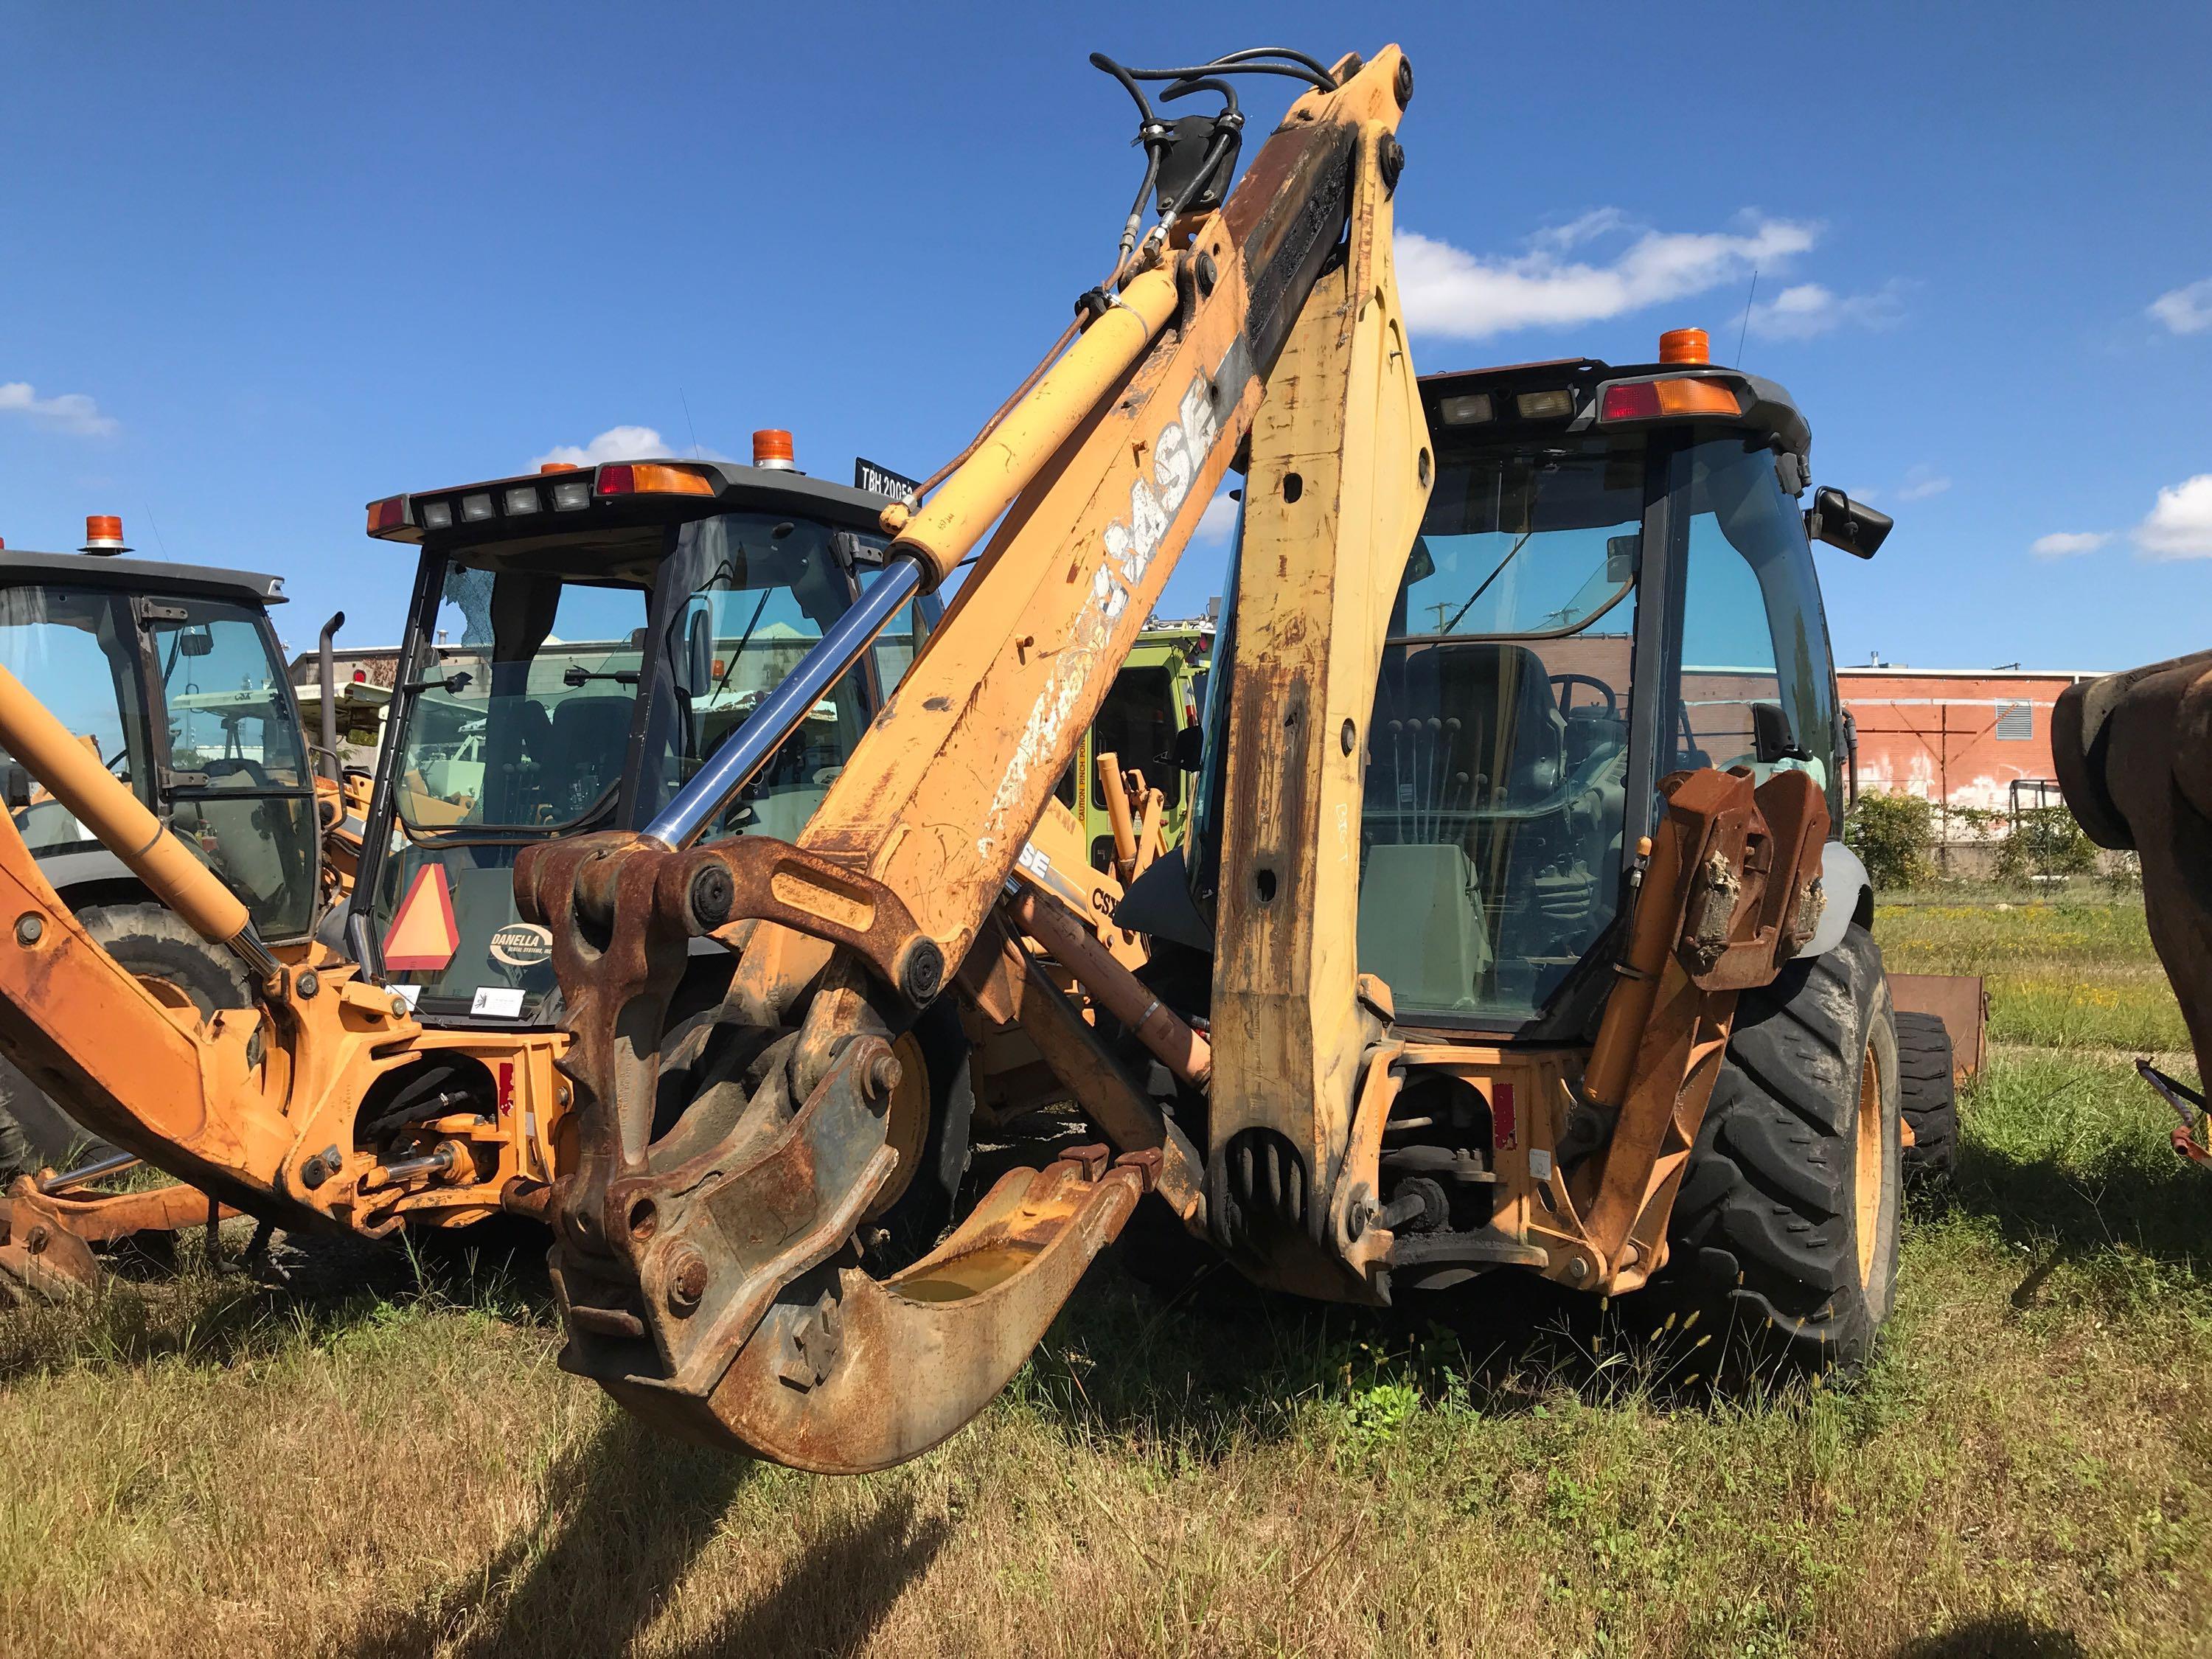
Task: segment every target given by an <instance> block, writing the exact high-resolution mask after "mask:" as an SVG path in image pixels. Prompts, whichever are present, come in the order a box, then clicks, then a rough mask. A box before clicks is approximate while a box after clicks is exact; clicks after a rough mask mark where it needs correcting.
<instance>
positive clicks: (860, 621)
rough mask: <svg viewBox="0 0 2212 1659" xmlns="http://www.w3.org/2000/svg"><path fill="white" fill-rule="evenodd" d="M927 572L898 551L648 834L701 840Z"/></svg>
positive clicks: (679, 843) (665, 839)
mask: <svg viewBox="0 0 2212 1659" xmlns="http://www.w3.org/2000/svg"><path fill="white" fill-rule="evenodd" d="M921 580H922V563H921V560H919V559H917V558H915V557H914V556H911V555H908V554H894V555H893V556H891V558H890V560H889V561H888V562H886V563H885V564H884V570H883V574H881V575H879V576H878V577H877V578H876V580H875V582H874V584H873V585H872V586H870V587H869V589H868V591H867V592H866V593H864V594H862V595H861V596H860V602H859V603H858V604H856V605H854V607H853V608H852V609H851V610H850V611H847V612H846V613H845V614H844V615H843V616H842V617H838V618H837V620H836V623H834V624H833V625H832V626H831V627H830V629H829V632H828V633H826V634H824V635H823V636H822V641H821V643H820V644H818V645H817V646H816V647H814V648H813V649H812V650H811V651H809V652H808V653H806V654H805V656H804V657H801V658H800V659H799V664H798V665H797V666H796V667H794V668H793V670H792V671H791V672H790V673H788V674H787V675H785V676H784V678H783V679H782V680H781V682H780V683H779V684H777V686H776V687H775V690H772V691H770V692H769V694H768V695H767V696H764V697H763V698H762V699H761V700H760V705H759V707H757V708H755V709H754V710H753V712H752V713H751V714H750V715H749V716H747V717H746V720H745V723H744V725H743V726H739V727H738V729H737V730H736V731H735V732H732V733H731V735H730V736H729V737H728V738H726V740H725V741H724V742H723V744H722V746H721V747H720V749H717V750H715V751H714V755H713V756H712V757H710V758H709V759H708V762H707V763H706V764H705V765H704V766H702V767H701V768H700V769H698V770H697V771H696V772H695V773H693V774H692V775H691V777H690V781H687V782H686V783H685V784H684V787H682V788H681V789H678V791H677V792H676V793H675V794H674V796H672V797H671V799H670V800H669V803H668V805H665V806H664V807H662V808H661V809H660V811H659V815H658V816H657V817H654V819H653V822H652V823H648V824H647V825H646V826H645V834H646V836H647V838H648V839H649V840H653V841H657V842H659V843H660V844H661V845H662V846H664V847H671V848H682V847H688V846H690V844H691V842H693V841H695V840H696V839H697V837H698V835H699V832H700V831H701V830H702V829H704V828H705V827H706V826H707V824H708V822H709V821H710V820H712V819H713V817H714V815H715V814H716V813H717V812H718V811H720V810H721V807H722V803H723V802H725V801H726V800H727V799H729V798H730V797H731V796H732V795H734V794H735V793H737V792H738V790H740V789H742V788H744V787H745V785H746V784H748V783H750V782H751V781H752V780H753V778H754V776H755V775H757V773H758V772H759V771H760V769H761V768H762V767H763V766H765V765H767V764H768V761H769V757H770V756H771V755H773V754H775V751H776V750H777V748H778V747H779V746H781V744H782V742H783V740H784V739H785V738H787V737H789V736H790V735H791V734H792V733H793V732H795V731H797V730H798V729H799V723H800V722H801V721H803V720H805V718H806V716H807V714H809V713H810V712H811V710H812V708H813V707H814V705H815V704H816V703H817V702H820V701H821V698H822V694H823V692H825V691H827V690H829V688H830V687H831V686H833V685H835V684H836V683H837V681H838V680H839V679H840V678H842V676H843V675H844V673H845V671H847V670H848V669H849V668H850V667H852V665H854V663H856V662H858V661H859V660H860V653H862V652H864V651H866V649H867V648H868V647H869V646H871V645H872V644H873V643H874V642H875V638H876V635H878V634H880V633H882V632H883V631H884V624H885V623H889V622H890V619H891V618H892V617H894V616H896V614H897V613H898V609H899V607H900V606H901V605H904V604H905V603H906V602H907V601H908V599H912V598H913V597H914V596H915V593H917V592H920V591H921Z"/></svg>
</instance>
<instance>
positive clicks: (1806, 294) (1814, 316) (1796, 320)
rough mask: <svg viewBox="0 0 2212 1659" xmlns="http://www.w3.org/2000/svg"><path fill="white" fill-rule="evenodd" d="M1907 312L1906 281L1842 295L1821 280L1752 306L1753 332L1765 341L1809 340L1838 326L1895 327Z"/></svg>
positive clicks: (1784, 291) (1784, 290)
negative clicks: (1869, 290)
mask: <svg viewBox="0 0 2212 1659" xmlns="http://www.w3.org/2000/svg"><path fill="white" fill-rule="evenodd" d="M1738 314H1739V315H1741V313H1738ZM1904 315H1905V284H1904V283H1899V282H1894V281H1893V282H1889V283H1884V284H1883V285H1882V286H1881V287H1880V288H1878V289H1875V290H1874V291H1873V292H1871V293H1868V294H1838V293H1837V292H1836V291H1835V290H1834V289H1830V288H1826V287H1824V286H1823V285H1822V284H1820V283H1796V285H1794V286H1793V287H1790V288H1785V289H1783V290H1782V292H1781V293H1779V294H1778V295H1775V296H1774V297H1773V298H1772V299H1771V300H1765V301H1759V302H1758V303H1757V304H1754V305H1753V307H1752V308H1751V332H1752V333H1753V334H1756V335H1757V336H1759V338H1760V339H1762V340H1809V339H1811V338H1812V337H1814V335H1816V334H1826V333H1828V332H1830V331H1832V330H1835V329H1838V328H1893V327H1895V326H1896V325H1897V324H1898V322H1899V320H1900V319H1902V318H1903V317H1904Z"/></svg>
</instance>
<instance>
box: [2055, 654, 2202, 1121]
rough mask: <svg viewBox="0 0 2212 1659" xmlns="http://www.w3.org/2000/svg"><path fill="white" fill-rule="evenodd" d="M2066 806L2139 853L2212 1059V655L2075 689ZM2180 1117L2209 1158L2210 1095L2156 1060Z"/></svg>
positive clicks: (2157, 925)
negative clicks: (2207, 1108) (2205, 1097)
mask: <svg viewBox="0 0 2212 1659" xmlns="http://www.w3.org/2000/svg"><path fill="white" fill-rule="evenodd" d="M2051 757H2052V761H2053V763H2054V764H2055V766H2056V768H2057V773H2058V787H2059V788H2060V790H2061V792H2062V793H2063V794H2064V795H2065V797H2066V805H2067V807H2068V808H2069V810H2070V811H2072V812H2073V814H2074V817H2075V821H2076V822H2078V823H2080V824H2081V828H2082V829H2083V830H2084V832H2086V833H2087V836H2088V837H2089V839H2090V840H2091V841H2093V842H2096V843H2097V845H2098V846H2100V847H2104V848H2112V849H2113V850H2115V851H2119V852H2133V853H2135V854H2137V855H2138V856H2139V857H2140V858H2141V859H2142V888H2143V910H2144V914H2145V915H2146V917H2147V918H2148V921H2149V923H2150V938H2151V943H2152V944H2153V945H2154V946H2156V947H2157V950H2158V958H2159V961H2160V963H2162V964H2164V966H2165V969H2166V977H2167V978H2168V979H2169V980H2171V981H2172V982H2173V994H2174V995H2175V996H2176V997H2177V998H2178V999H2179V1000H2180V1003H2181V1017H2182V1018H2183V1020H2184V1021H2185V1022H2186V1023H2187V1024H2188V1027H2189V1040H2190V1042H2191V1046H2192V1047H2194V1048H2195V1049H2196V1051H2197V1076H2198V1077H2199V1078H2200V1079H2202V1078H2204V1077H2206V1076H2207V1075H2208V1073H2207V1070H2206V1064H2207V1061H2208V1060H2212V651H2202V652H2198V653H2196V654H2195V655H2193V656H2187V657H2176V658H2174V659H2172V660H2171V661H2168V662H2158V663H2152V664H2150V665H2148V666H2146V667H2142V668H2131V669H2128V670H2126V671H2123V672H2121V673H2118V674H2106V675H2105V676H2103V677H2102V678H2098V679H2093V680H2086V681H2082V682H2081V683H2079V684H2074V685H2070V686H2069V687H2067V689H2066V690H2064V691H2063V692H2062V693H2060V694H2059V698H2058V706H2057V709H2056V710H2055V711H2054V712H2053V714H2052V716H2051ZM2139 1069H2140V1070H2141V1071H2142V1073H2143V1076H2144V1078H2145V1079H2146V1080H2148V1082H2149V1083H2150V1084H2151V1085H2152V1086H2153V1087H2154V1088H2155V1089H2156V1090H2157V1091H2158V1092H2159V1094H2160V1097H2163V1098H2164V1099H2165V1101H2166V1103H2167V1104H2168V1105H2170V1106H2172V1108H2173V1109H2174V1110H2175V1112H2176V1113H2177V1114H2178V1115H2179V1116H2180V1119H2181V1123H2180V1127H2178V1128H2177V1129H2176V1130H2175V1131H2174V1133H2173V1145H2174V1150H2175V1151H2176V1152H2179V1153H2180V1154H2181V1155H2182V1156H2184V1157H2185V1158H2190V1159H2191V1160H2192V1161H2194V1162H2197V1163H2199V1164H2208V1165H2212V1135H2209V1134H2208V1128H2207V1120H2206V1113H2205V1105H2204V1101H2203V1097H2202V1096H2201V1095H2200V1094H2199V1093H2198V1092H2197V1091H2195V1090H2192V1089H2191V1088H2190V1087H2189V1086H2188V1085H2185V1084H2183V1083H2181V1082H2179V1080H2178V1079H2173V1078H2170V1077H2167V1076H2166V1074H2165V1073H2162V1072H2160V1070H2159V1069H2158V1068H2157V1067H2156V1066H2153V1065H2151V1064H2150V1062H2149V1061H2148V1060H2144V1061H2142V1064H2141V1066H2140V1067H2139Z"/></svg>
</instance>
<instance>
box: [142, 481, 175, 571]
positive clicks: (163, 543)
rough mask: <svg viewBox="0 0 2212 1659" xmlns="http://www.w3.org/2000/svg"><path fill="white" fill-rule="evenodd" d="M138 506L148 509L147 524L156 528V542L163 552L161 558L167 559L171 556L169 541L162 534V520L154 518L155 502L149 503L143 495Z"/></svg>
mask: <svg viewBox="0 0 2212 1659" xmlns="http://www.w3.org/2000/svg"><path fill="white" fill-rule="evenodd" d="M138 504H139V506H141V507H144V508H145V509H146V522H147V523H148V524H150V525H152V526H154V540H155V544H157V545H158V546H159V547H160V548H161V556H162V557H163V558H165V559H166V558H167V557H168V556H169V544H168V540H167V538H166V537H164V536H163V535H162V534H161V520H158V519H156V518H155V516H154V504H153V502H151V501H148V500H147V499H146V497H144V496H143V495H141V496H140V497H139V498H138Z"/></svg>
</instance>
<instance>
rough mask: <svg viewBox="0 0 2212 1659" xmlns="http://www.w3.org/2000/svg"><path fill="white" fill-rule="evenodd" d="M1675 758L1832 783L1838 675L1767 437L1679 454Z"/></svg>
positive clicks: (1796, 522) (1797, 521) (1801, 539)
mask: <svg viewBox="0 0 2212 1659" xmlns="http://www.w3.org/2000/svg"><path fill="white" fill-rule="evenodd" d="M1687 465H1688V478H1689V491H1688V501H1689V522H1688V536H1687V544H1686V569H1685V574H1684V580H1683V599H1682V625H1681V647H1680V663H1681V674H1680V686H1679V696H1678V698H1677V700H1676V707H1675V709H1674V722H1673V725H1674V763H1673V765H1672V766H1671V767H1669V768H1668V770H1678V769H1682V768H1686V767H1698V766H1716V767H1719V768H1721V769H1723V770H1726V769H1728V768H1729V767H1732V766H1746V767H1749V768H1751V769H1752V770H1753V773H1754V774H1755V775H1757V776H1758V777H1759V779H1760V780H1761V781H1764V780H1765V778H1767V777H1768V776H1770V775H1771V774H1772V773H1774V772H1775V771H1777V770H1778V769H1785V768H1790V769H1798V770H1802V771H1806V772H1809V773H1811V774H1812V775H1813V778H1814V781H1815V782H1816V783H1818V784H1819V785H1820V787H1821V788H1822V789H1823V790H1824V791H1829V792H1831V793H1832V787H1833V783H1834V780H1835V776H1836V766H1835V753H1834V746H1835V727H1836V717H1835V678H1834V669H1833V665H1832V663H1831V662H1830V660H1829V657H1828V651H1827V630H1826V624H1825V623H1824V622H1823V620H1822V617H1821V612H1820V586H1819V583H1818V581H1817V580H1816V578H1815V576H1814V570H1813V559H1812V553H1811V550H1809V548H1808V546H1807V544H1806V540H1805V530H1804V523H1803V520H1802V518H1801V517H1800V516H1799V514H1798V512H1797V509H1796V506H1795V505H1794V504H1793V503H1792V501H1791V500H1790V497H1789V496H1788V495H1785V494H1784V493H1783V490H1782V487H1781V484H1780V483H1779V481H1778V479H1777V477H1776V476H1775V471H1774V456H1773V453H1772V452H1771V450H1769V449H1768V448H1767V447H1765V445H1764V444H1761V443H1759V442H1757V441H1747V440H1744V439H1741V438H1734V437H1730V438H1717V439H1711V440H1708V441H1704V442H1701V443H1699V444H1697V445H1695V446H1693V447H1692V449H1691V451H1690V453H1689V454H1688V457H1687Z"/></svg>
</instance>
